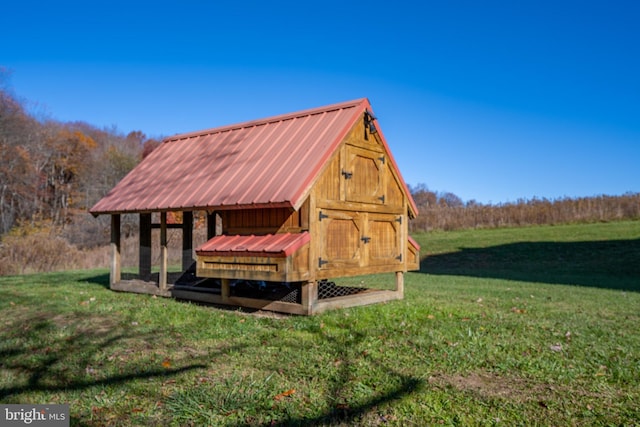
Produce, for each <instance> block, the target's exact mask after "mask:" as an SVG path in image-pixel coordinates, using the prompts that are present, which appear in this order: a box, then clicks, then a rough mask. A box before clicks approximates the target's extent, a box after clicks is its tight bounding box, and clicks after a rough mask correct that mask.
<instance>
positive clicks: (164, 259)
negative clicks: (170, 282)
mask: <svg viewBox="0 0 640 427" xmlns="http://www.w3.org/2000/svg"><path fill="white" fill-rule="evenodd" d="M168 254H169V251H168V248H167V213H166V212H160V277H159V278H158V285H159V287H160V290H162V291H166V290H167V267H168V265H167V263H168Z"/></svg>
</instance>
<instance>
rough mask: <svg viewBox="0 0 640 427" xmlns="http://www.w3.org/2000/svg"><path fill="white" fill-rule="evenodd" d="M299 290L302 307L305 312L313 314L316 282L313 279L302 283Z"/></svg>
mask: <svg viewBox="0 0 640 427" xmlns="http://www.w3.org/2000/svg"><path fill="white" fill-rule="evenodd" d="M301 292H302V294H301V300H302V301H301V302H302V309H303V310H304V312H305V313H306V314H313V309H314V307H315V305H316V302H317V301H318V282H316V281H315V280H313V281H309V282H306V283H303V284H302V289H301Z"/></svg>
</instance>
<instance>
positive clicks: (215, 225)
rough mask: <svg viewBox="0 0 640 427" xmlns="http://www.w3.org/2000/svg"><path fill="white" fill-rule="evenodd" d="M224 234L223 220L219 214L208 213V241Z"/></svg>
mask: <svg viewBox="0 0 640 427" xmlns="http://www.w3.org/2000/svg"><path fill="white" fill-rule="evenodd" d="M221 234H222V218H220V215H218V213H217V212H211V213H209V212H207V240H209V239H211V238H212V237H215V236H219V235H221Z"/></svg>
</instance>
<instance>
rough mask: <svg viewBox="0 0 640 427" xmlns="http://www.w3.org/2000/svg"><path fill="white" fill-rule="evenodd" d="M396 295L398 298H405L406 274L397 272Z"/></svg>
mask: <svg viewBox="0 0 640 427" xmlns="http://www.w3.org/2000/svg"><path fill="white" fill-rule="evenodd" d="M396 293H397V294H398V298H404V273H403V272H402V271H396Z"/></svg>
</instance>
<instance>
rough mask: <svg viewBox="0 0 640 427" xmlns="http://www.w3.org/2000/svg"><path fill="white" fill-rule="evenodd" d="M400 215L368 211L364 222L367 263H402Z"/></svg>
mask: <svg viewBox="0 0 640 427" xmlns="http://www.w3.org/2000/svg"><path fill="white" fill-rule="evenodd" d="M401 225H402V217H401V216H399V215H382V214H373V213H370V214H368V216H367V224H366V231H365V233H366V234H367V236H366V237H369V239H365V241H367V243H366V262H367V264H368V265H394V264H402V262H403V259H402V253H403V245H402V239H401V237H402V228H401Z"/></svg>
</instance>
